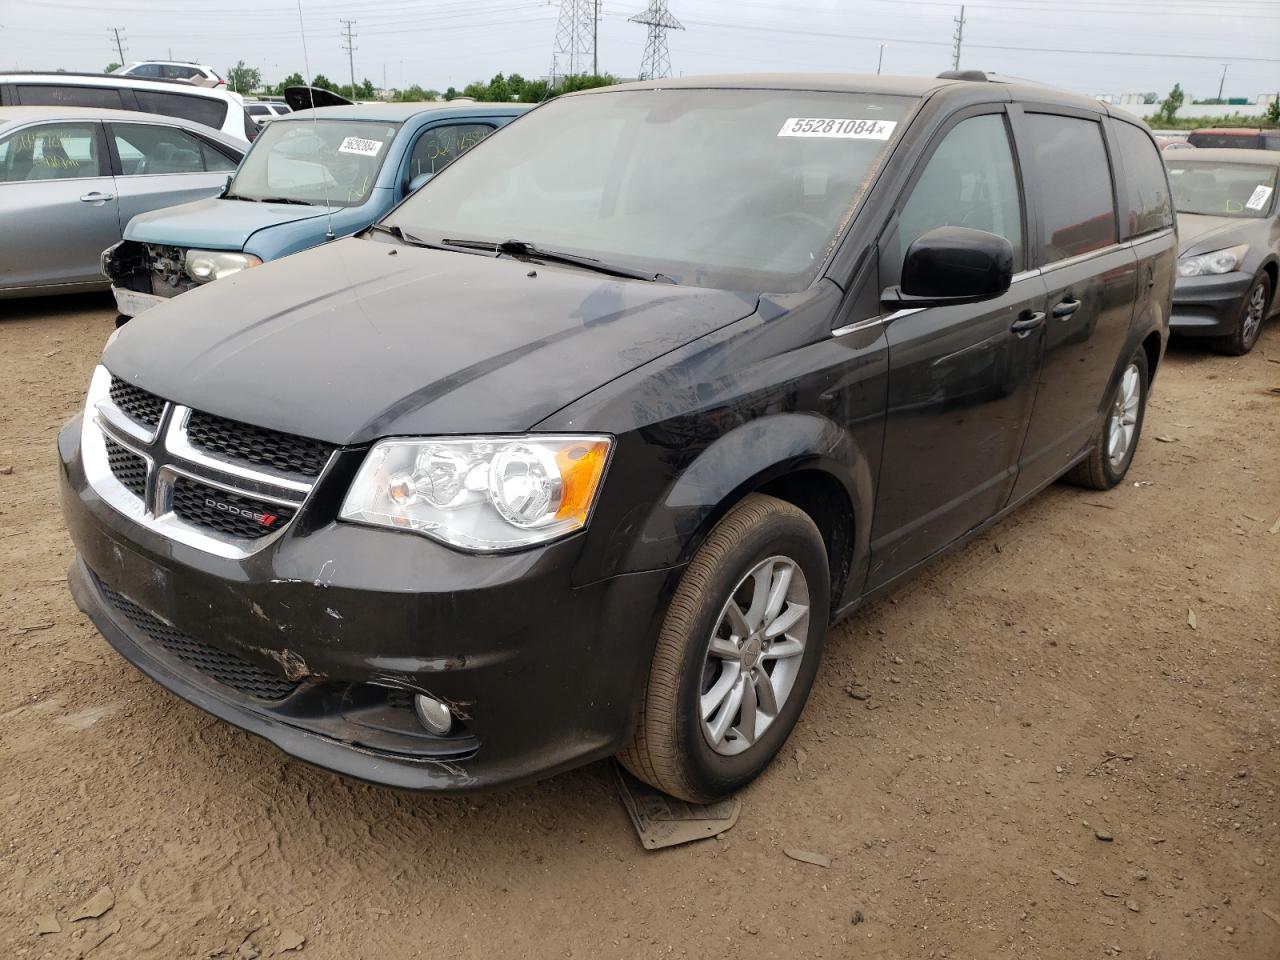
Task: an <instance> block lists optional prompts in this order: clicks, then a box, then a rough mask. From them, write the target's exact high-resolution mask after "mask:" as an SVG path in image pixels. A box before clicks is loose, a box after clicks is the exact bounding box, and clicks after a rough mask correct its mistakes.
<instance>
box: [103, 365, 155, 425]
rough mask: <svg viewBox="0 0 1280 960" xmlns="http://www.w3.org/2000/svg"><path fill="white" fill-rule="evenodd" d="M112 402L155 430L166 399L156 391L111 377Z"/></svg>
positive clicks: (125, 412) (122, 410) (128, 414)
mask: <svg viewBox="0 0 1280 960" xmlns="http://www.w3.org/2000/svg"><path fill="white" fill-rule="evenodd" d="M111 402H112V403H114V404H115V405H116V406H117V407H119V408H120V410H121V412H123V413H124V414H125V416H127V417H130V418H132V419H134V420H136V421H138V423H141V424H144V425H146V426H148V427H150V428H151V429H152V430H154V429H155V428H156V427H158V426H159V425H160V415H161V414H162V413H164V401H163V400H161V399H160V398H159V397H157V396H156V395H155V394H154V393H147V391H145V390H143V389H142V388H141V387H135V386H134V385H133V384H132V383H125V381H123V380H121V379H119V378H118V377H112V378H111Z"/></svg>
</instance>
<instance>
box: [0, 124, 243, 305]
mask: <svg viewBox="0 0 1280 960" xmlns="http://www.w3.org/2000/svg"><path fill="white" fill-rule="evenodd" d="M245 148H246V145H245V144H243V143H241V142H239V141H237V140H233V139H232V138H230V137H227V136H224V135H223V134H221V133H218V132H217V131H216V130H211V129H209V128H208V127H206V126H202V125H200V124H197V123H194V122H191V121H187V120H182V119H178V118H174V117H162V116H157V115H153V114H146V113H135V112H132V111H125V110H95V109H89V108H80V107H0V223H3V224H6V225H7V226H6V229H5V230H4V231H3V240H0V299H4V298H10V297H27V296H38V295H43V294H50V293H78V292H80V291H84V290H106V289H107V287H108V285H109V284H108V281H107V278H106V277H104V276H103V275H102V273H101V270H100V267H99V257H100V256H101V254H102V251H103V250H105V249H106V248H107V247H109V246H111V245H112V244H114V243H115V242H116V241H118V240H119V239H120V238H121V235H122V234H123V232H124V228H125V226H126V225H127V224H128V223H129V221H130V220H131V219H132V218H133V217H134V216H136V215H137V214H139V213H145V212H146V211H148V210H156V209H159V208H160V207H168V206H172V205H174V204H177V203H186V202H187V201H188V200H198V199H200V198H201V197H209V196H213V195H215V194H217V193H218V192H219V191H221V190H222V188H223V186H224V185H225V184H226V181H227V177H228V176H230V175H231V174H232V173H233V172H234V171H235V169H236V166H237V165H238V164H239V163H240V159H241V157H243V156H244V150H245Z"/></svg>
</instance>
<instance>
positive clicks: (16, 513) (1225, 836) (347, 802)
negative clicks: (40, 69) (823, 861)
mask: <svg viewBox="0 0 1280 960" xmlns="http://www.w3.org/2000/svg"><path fill="white" fill-rule="evenodd" d="M113 315H114V314H113V312H112V311H111V310H110V309H109V303H108V302H107V301H106V300H104V299H101V298H76V299H61V300H59V299H51V300H45V301H42V302H21V303H18V302H9V303H4V302H2V301H0V544H2V545H3V547H2V549H0V652H2V653H3V658H4V668H3V670H0V824H2V825H3V835H2V836H0V956H3V957H46V956H47V957H59V958H61V957H76V956H89V957H93V958H98V957H127V958H143V957H159V958H169V957H202V958H207V957H228V958H229V957H236V956H239V957H244V958H249V957H254V956H258V955H259V954H261V955H263V956H270V955H273V954H275V953H283V955H284V956H286V957H291V956H295V955H297V956H302V957H313V958H342V960H348V958H361V957H378V958H386V960H395V958H400V957H419V956H420V957H431V958H442V957H444V958H447V957H476V958H486V960H488V958H523V957H536V958H542V957H586V958H595V957H601V958H604V957H644V958H649V957H672V956H674V957H698V958H701V957H711V956H715V957H726V958H734V957H740V956H741V957H752V958H767V957H787V958H795V957H828V958H835V957H858V958H863V957H867V958H912V960H916V958H920V960H923V958H933V957H937V958H942V957H951V958H975V960H986V958H994V957H1051V958H1057V957H1061V958H1071V960H1077V958H1090V957H1105V956H1119V957H1138V958H1152V957H1158V958H1166V960H1196V958H1206V960H1217V958H1239V960H1276V958H1278V957H1280V826H1278V824H1277V821H1278V820H1280V800H1278V799H1277V790H1278V789H1280V618H1278V616H1277V609H1278V607H1280V589H1278V588H1280V526H1277V521H1278V520H1280V322H1277V323H1273V324H1272V325H1271V327H1270V328H1269V329H1268V330H1267V331H1266V332H1265V333H1264V338H1263V340H1262V342H1261V344H1260V345H1259V347H1258V348H1257V349H1255V351H1254V353H1253V354H1252V355H1251V356H1249V357H1247V358H1242V359H1230V358H1225V357H1217V356H1211V355H1208V354H1203V353H1201V352H1199V351H1198V350H1196V349H1193V348H1188V347H1183V346H1176V345H1175V348H1174V349H1173V350H1172V351H1171V352H1170V355H1169V356H1168V357H1167V359H1166V360H1165V362H1164V365H1163V367H1162V368H1161V371H1160V375H1159V377H1158V379H1157V381H1156V386H1155V395H1154V397H1153V399H1152V402H1151V406H1150V408H1149V411H1148V416H1147V423H1146V431H1145V436H1144V437H1143V442H1142V446H1141V448H1140V450H1139V452H1138V456H1137V460H1136V462H1135V463H1134V466H1133V469H1132V471H1131V473H1130V476H1129V478H1128V481H1127V482H1126V483H1125V484H1124V485H1123V486H1121V487H1120V488H1118V489H1116V490H1114V491H1112V492H1110V493H1106V494H1099V493H1090V492H1084V491H1080V490H1075V489H1070V488H1066V487H1055V488H1052V489H1050V490H1049V491H1047V492H1046V493H1045V494H1043V495H1042V496H1040V497H1039V498H1038V499H1037V500H1036V501H1035V502H1034V503H1032V504H1030V505H1029V506H1027V507H1026V508H1024V509H1023V510H1021V511H1020V512H1019V513H1018V514H1016V515H1015V516H1014V517H1012V518H1010V519H1009V520H1008V521H1006V522H1005V523H1003V524H1002V525H1000V526H999V527H997V528H996V529H994V530H993V531H991V532H989V533H988V534H987V535H985V536H983V537H981V538H980V539H978V540H976V541H975V542H974V543H972V544H970V545H968V546H967V547H965V548H964V549H962V550H960V551H958V552H956V553H953V554H952V555H951V556H950V557H948V558H947V559H945V560H942V561H940V562H938V563H937V564H935V565H934V566H933V567H932V568H931V569H930V570H929V571H928V572H927V573H926V574H925V575H924V576H922V577H920V578H918V579H916V580H915V581H914V582H912V583H911V584H910V585H908V586H906V587H904V588H903V589H901V590H899V591H898V592H897V593H896V595H894V596H892V597H891V598H889V599H887V600H885V601H883V602H881V603H879V604H877V605H875V606H873V607H871V608H868V609H866V610H863V611H862V612H860V613H858V614H857V615H855V616H854V617H853V618H852V619H850V620H848V621H846V622H844V623H842V624H840V625H838V626H837V627H836V628H835V629H834V630H833V632H832V636H831V638H830V640H829V641H828V646H827V653H826V662H825V664H824V666H823V669H822V672H821V673H820V675H819V679H818V684H817V686H816V687H815V689H814V693H813V697H812V699H811V700H810V703H809V706H808V709H807V711H806V712H805V715H804V717H803V718H802V720H801V722H800V726H799V728H798V729H797V731H796V733H795V735H794V736H793V737H792V739H791V741H790V743H789V744H788V745H787V747H786V748H785V753H784V755H783V756H782V757H781V758H780V759H779V761H778V762H777V763H775V764H774V766H773V767H772V768H771V769H770V770H769V772H768V773H767V774H766V775H765V776H764V777H763V778H762V779H761V780H760V781H758V782H757V783H756V784H755V785H754V786H752V787H751V788H750V789H748V790H747V791H745V793H744V794H743V796H742V802H743V806H742V815H741V819H740V820H739V822H738V824H737V826H736V827H734V829H733V830H731V831H730V832H729V833H727V834H726V835H725V837H724V838H723V839H717V840H708V841H702V842H698V843H694V844H691V845H688V846H685V847H680V848H675V849H671V850H666V851H660V852H656V853H647V852H645V851H644V850H643V849H642V848H641V846H640V843H639V841H638V840H637V838H636V835H635V833H634V831H633V830H632V827H631V825H630V822H629V820H628V819H627V817H626V814H625V812H624V810H623V807H622V804H621V803H620V802H619V799H618V796H617V792H616V789H615V785H614V780H613V772H612V770H611V769H610V767H609V765H608V764H606V763H599V764H596V765H594V766H591V767H588V768H585V769H582V770H579V771H577V772H574V773H570V774H567V775H564V776H561V777H557V778H555V779H553V780H550V781H547V782H544V783H540V784H537V785H534V786H530V787H526V788H523V789H518V790H511V791H508V792H504V793H498V794H490V795H484V796H481V797H476V798H470V799H437V798H432V797H421V796H414V795H408V794H403V793H396V792H393V791H390V790H384V789H378V788H374V787H369V786H365V785H363V784H359V783H354V782H350V781H345V780H342V779H339V778H338V777H336V776H332V775H330V774H327V773H324V772H322V771H320V770H316V769H312V768H310V767H307V766H305V765H304V764H302V763H300V762H295V761H292V760H289V759H287V758H286V757H285V756H283V755H282V754H280V753H279V752H277V751H276V750H275V749H274V748H273V747H271V746H269V745H267V744H266V743H265V742H263V741H260V740H257V739H255V738H253V737H251V736H249V735H247V734H244V733H240V732H239V731H236V730H233V729H232V728H230V727H228V726H226V725H225V724H223V723H221V722H219V721H216V720H214V719H212V718H211V717H208V716H206V715H205V714H203V713H201V712H199V711H198V710H196V709H195V708H193V707H190V706H188V705H186V704H185V703H183V702H181V701H179V700H177V699H176V698H174V697H173V696H171V695H169V694H168V693H166V692H164V691H163V690H162V689H160V688H159V687H157V686H156V685H154V684H153V683H151V682H150V681H147V680H145V679H143V678H142V677H141V676H140V675H139V674H138V673H136V672H135V671H134V669H133V668H132V667H130V666H129V665H128V664H126V663H125V662H124V661H123V660H122V659H121V658H120V657H119V656H117V655H116V654H115V653H114V652H113V651H112V650H111V649H110V648H109V647H108V646H107V644H106V643H105V642H104V641H103V640H102V639H101V638H100V637H99V636H98V634H97V632H96V631H95V630H94V629H93V627H92V626H91V625H90V623H89V621H88V620H87V619H86V618H85V617H84V616H82V615H81V614H80V613H79V612H78V611H77V610H76V608H75V606H74V604H73V603H72V601H71V597H70V596H69V595H68V592H67V587H66V583H65V579H64V575H65V572H66V568H67V565H68V563H69V562H70V560H71V545H70V543H69V541H68V539H67V536H66V534H65V532H64V530H63V525H62V520H61V516H60V512H59V508H58V504H57V494H56V468H55V452H54V436H55V434H56V432H57V430H58V428H59V427H60V425H61V424H62V423H63V422H64V421H65V420H66V419H67V418H69V417H70V416H72V415H73V414H74V413H75V412H76V410H77V408H78V407H79V406H80V404H81V402H82V398H83V394H84V390H85V387H86V385H87V383H88V378H89V373H90V371H91V369H92V367H93V364H94V362H95V360H96V358H97V356H98V353H99V350H100V348H101V346H102V343H103V341H104V339H105V338H106V336H107V334H108V333H109V332H110V329H111V318H112V316H113ZM1162 441H1163V442H1162ZM9 468H11V472H10V471H9ZM1191 621H1194V625H1193V623H1192V622H1191ZM854 681H857V682H858V683H860V684H862V686H861V687H856V686H855V687H853V688H852V689H854V690H858V691H859V695H862V694H861V691H867V692H869V693H870V697H869V698H868V699H866V700H859V699H855V698H853V697H852V696H850V694H849V692H847V689H846V688H847V687H849V686H850V684H851V683H852V682H854ZM784 848H785V849H794V848H801V849H803V850H808V851H812V852H815V853H820V854H824V855H826V856H828V857H830V858H831V863H830V867H829V868H825V869H824V868H822V867H819V866H815V865H812V864H808V863H801V862H797V861H795V860H792V859H790V858H788V857H787V856H786V855H785V854H784V852H783V851H784ZM103 888H107V889H108V890H109V893H101V892H100V891H102V890H103ZM89 901H96V902H90V903H88V909H87V912H90V913H101V916H98V917H90V918H87V919H81V920H76V919H74V918H75V916H76V915H77V913H79V912H85V910H83V909H82V908H85V905H86V903H87V902H89ZM109 902H110V903H111V904H112V906H110V908H109V909H106V910H105V911H103V910H102V908H103V907H104V906H106V904H107V903H109ZM855 921H857V922H855ZM55 927H56V928H58V930H57V932H49V933H43V934H41V933H37V931H38V930H40V929H49V930H52V929H53V928H55ZM300 941H301V942H300ZM287 947H294V948H295V949H296V950H297V952H296V953H295V952H292V951H288V952H286V951H285V948H287Z"/></svg>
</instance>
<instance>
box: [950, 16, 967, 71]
mask: <svg viewBox="0 0 1280 960" xmlns="http://www.w3.org/2000/svg"><path fill="white" fill-rule="evenodd" d="M955 25H956V31H955V35H954V39H955V46H954V47H953V48H952V50H951V69H952V70H959V69H960V47H961V45H962V44H963V43H964V5H963V4H961V6H960V16H958V17H956V18H955Z"/></svg>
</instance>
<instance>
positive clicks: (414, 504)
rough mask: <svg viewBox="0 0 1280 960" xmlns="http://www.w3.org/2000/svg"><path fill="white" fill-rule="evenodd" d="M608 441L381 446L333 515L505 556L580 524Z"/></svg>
mask: <svg viewBox="0 0 1280 960" xmlns="http://www.w3.org/2000/svg"><path fill="white" fill-rule="evenodd" d="M612 443H613V441H612V440H610V439H609V438H608V437H601V436H574V435H564V436H561V435H555V436H553V435H550V434H530V435H526V436H520V437H440V438H427V439H422V440H382V441H380V442H379V443H377V444H375V445H374V447H373V449H372V450H370V451H369V454H368V456H366V457H365V460H364V463H363V464H361V466H360V471H359V473H357V474H356V478H355V480H354V481H353V482H352V484H351V490H350V491H349V492H348V493H347V498H346V500H345V501H344V502H343V504H342V512H341V514H340V517H341V518H342V519H343V520H353V521H355V522H357V523H369V524H374V525H376V526H384V527H394V528H397V529H401V530H413V531H416V532H418V533H423V534H426V535H427V536H428V537H431V538H433V539H435V540H440V541H442V542H444V543H448V544H452V545H453V546H455V547H463V548H465V549H468V550H477V551H494V550H512V549H517V548H520V547H528V546H532V545H533V544H537V543H546V542H547V541H549V540H555V539H556V538H558V537H563V536H565V535H566V534H570V533H573V532H574V531H575V530H580V529H582V527H583V526H585V525H586V522H587V517H588V516H589V515H590V513H591V508H592V506H593V505H594V504H595V500H596V495H597V494H598V493H599V490H600V481H601V479H602V478H603V477H604V468H605V464H606V463H607V462H608V460H609V450H610V448H611V446H612Z"/></svg>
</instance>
